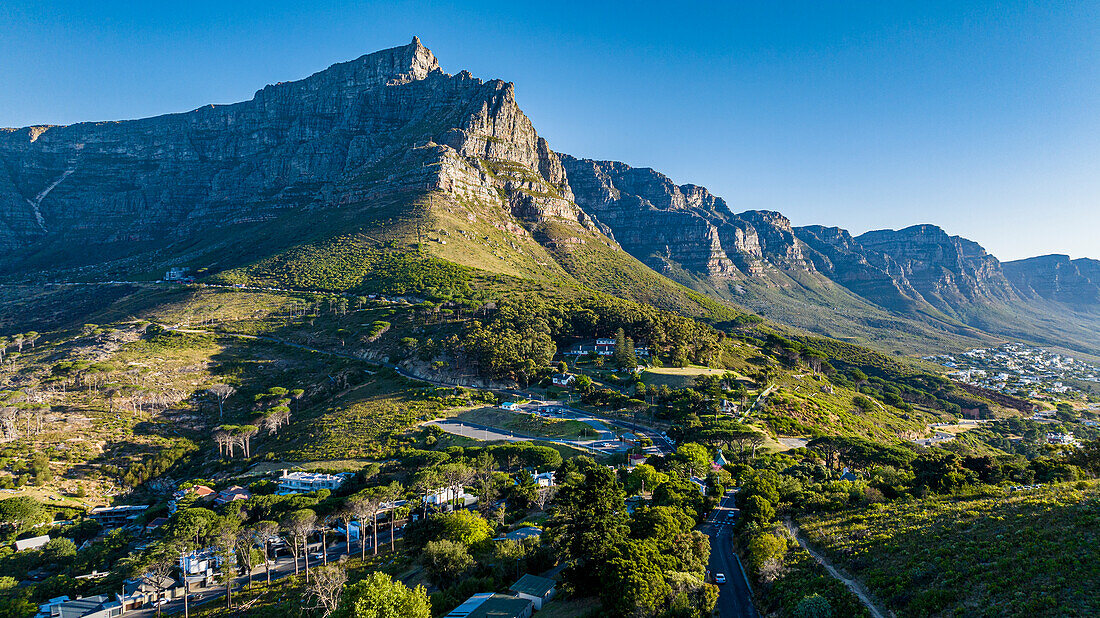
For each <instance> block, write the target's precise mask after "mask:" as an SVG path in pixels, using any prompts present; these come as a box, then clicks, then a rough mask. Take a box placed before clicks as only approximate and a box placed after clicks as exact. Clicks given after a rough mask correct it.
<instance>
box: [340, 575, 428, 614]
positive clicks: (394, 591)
mask: <svg viewBox="0 0 1100 618" xmlns="http://www.w3.org/2000/svg"><path fill="white" fill-rule="evenodd" d="M431 615H432V606H431V602H430V601H429V600H428V591H427V590H425V589H424V587H423V586H417V587H416V588H414V589H411V590H410V589H409V587H408V586H406V585H405V584H403V583H401V582H400V581H394V580H393V578H391V577H390V576H389V575H387V574H385V573H382V572H380V571H375V572H373V573H371V574H370V575H367V577H366V578H364V579H363V580H361V581H358V582H356V583H354V584H351V585H350V586H348V587H347V588H346V589H345V590H344V594H343V596H342V598H341V599H340V605H339V606H338V607H337V609H336V611H335V612H333V614H332V618H430V617H431Z"/></svg>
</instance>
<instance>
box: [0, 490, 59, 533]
mask: <svg viewBox="0 0 1100 618" xmlns="http://www.w3.org/2000/svg"><path fill="white" fill-rule="evenodd" d="M49 520H50V513H49V512H48V511H47V510H46V508H45V507H44V506H42V505H41V504H40V503H39V502H38V501H37V500H35V499H34V498H29V497H27V496H16V497H14V498H5V499H4V500H0V524H2V525H4V526H5V527H7V528H9V529H10V531H11V532H12V533H13V534H20V533H22V532H24V531H26V530H30V529H31V528H32V527H34V525H35V524H41V523H46V522H47V521H49Z"/></svg>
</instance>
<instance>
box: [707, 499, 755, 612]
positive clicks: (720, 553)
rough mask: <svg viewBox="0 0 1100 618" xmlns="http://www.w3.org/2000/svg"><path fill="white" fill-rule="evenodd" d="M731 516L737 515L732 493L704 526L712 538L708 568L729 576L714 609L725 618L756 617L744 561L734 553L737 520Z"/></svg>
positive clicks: (721, 587)
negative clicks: (734, 534) (742, 562)
mask: <svg viewBox="0 0 1100 618" xmlns="http://www.w3.org/2000/svg"><path fill="white" fill-rule="evenodd" d="M731 513H736V508H735V507H734V494H733V493H729V494H727V495H726V496H725V497H723V498H722V501H721V502H720V503H719V505H718V506H717V507H716V508H715V509H714V511H712V512H711V514H710V517H708V518H707V523H705V524H704V525H703V531H704V532H706V533H707V534H709V535H710V564H708V565H707V568H708V570H709V571H710V573H711V575H713V574H715V573H722V574H723V575H725V576H726V583H724V584H719V586H718V605H716V606H715V609H716V610H718V615H719V616H721V617H722V618H732V617H737V618H757V614H756V608H755V607H753V604H752V591H751V590H750V589H749V585H748V582H747V581H746V579H745V574H744V570H743V569H742V567H741V562H740V560H739V559H738V558H737V555H736V554H734V552H733V546H732V540H733V521H734V520H733V519H730V514H731Z"/></svg>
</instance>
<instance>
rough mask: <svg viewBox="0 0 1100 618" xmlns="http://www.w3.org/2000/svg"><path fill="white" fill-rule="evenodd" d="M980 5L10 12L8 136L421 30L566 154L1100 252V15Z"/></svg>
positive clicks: (266, 77) (769, 201)
mask: <svg viewBox="0 0 1100 618" xmlns="http://www.w3.org/2000/svg"><path fill="white" fill-rule="evenodd" d="M715 4H717V3H715ZM977 4H979V3H975V2H958V1H957V0H956V1H952V2H935V1H926V2H912V3H901V2H889V1H888V2H882V1H871V2H843V1H832V0H830V1H826V2H820V1H809V2H782V1H775V2H767V1H761V2H752V3H749V2H744V3H732V6H729V7H726V8H721V9H716V8H713V7H710V6H705V5H703V4H701V3H700V4H697V3H693V2H681V3H678V6H675V7H673V8H669V7H667V6H666V5H665V3H656V2H655V3H646V2H623V3H614V4H611V3H608V4H604V3H598V2H577V3H574V2H567V1H558V2H540V3H527V2H514V1H512V2H505V3H483V4H481V5H478V6H474V3H462V2H428V1H423V0H421V1H417V2H386V3H378V4H377V5H376V4H373V3H353V2H285V3H284V2H277V1H274V0H272V1H268V2H243V1H242V2H237V1H227V0H222V1H220V2H157V3H138V2H134V3H121V2H25V1H20V0H6V1H5V2H4V3H3V4H0V58H3V60H2V61H0V126H25V125H29V124H41V123H52V124H64V123H72V122H78V121H82V120H106V119H121V118H136V117H142V116H149V115H155V114H160V113H166V112H175V111H184V110H189V109H193V108H195V107H198V106H200V105H203V104H206V103H228V102H234V101H239V100H244V99H248V98H251V96H252V95H253V93H254V92H255V91H256V90H258V89H259V88H261V87H263V86H264V85H265V84H268V83H273V82H276V81H286V80H291V79H297V78H301V77H304V76H306V75H308V74H310V73H313V72H315V71H317V70H320V69H323V68H325V67H326V66H328V65H330V64H332V63H334V62H339V61H344V60H349V59H352V58H355V57H358V56H360V55H362V54H364V53H368V52H371V51H375V50H378V49H383V48H386V47H392V46H395V45H404V44H406V43H408V41H409V39H410V38H411V37H412V35H414V34H416V35H418V36H420V37H421V39H422V40H423V41H424V44H425V45H427V46H428V47H429V48H431V49H432V50H433V51H434V52H435V54H436V56H437V57H438V58H439V61H440V64H441V65H442V67H443V69H444V70H445V71H447V72H449V73H457V72H458V71H460V70H462V69H468V70H470V71H471V72H472V73H473V74H474V75H476V76H478V77H482V78H486V79H489V78H501V79H505V80H509V81H513V82H515V83H516V92H517V97H518V98H519V102H520V105H521V106H522V107H523V109H524V110H525V111H526V112H527V113H528V115H529V116H530V117H531V118H532V120H533V121H534V122H535V126H536V128H537V129H538V130H539V132H540V133H541V134H542V135H543V136H545V137H546V138H547V139H548V140H549V141H550V143H551V146H552V147H553V148H555V149H557V150H560V151H563V152H569V153H571V154H575V155H578V156H585V157H597V158H607V159H618V160H622V161H625V162H627V163H630V164H632V165H637V166H648V167H653V168H655V169H658V170H661V171H662V172H665V173H666V174H668V175H669V176H671V177H672V178H673V179H674V180H676V181H677V182H680V183H688V182H692V183H696V184H700V185H705V186H707V187H708V188H710V189H711V190H712V191H713V192H715V193H717V194H718V195H721V196H722V197H724V198H726V199H727V201H728V202H729V203H730V205H731V207H732V208H733V209H734V210H735V211H739V210H745V209H750V208H759V209H771V210H778V211H780V212H783V213H784V214H786V215H787V216H788V217H790V218H791V219H792V221H793V222H794V223H795V224H796V225H805V224H812V223H820V224H826V225H839V226H841V227H845V228H848V229H850V230H852V231H853V232H854V233H859V232H863V231H866V230H868V229H878V228H884V227H893V228H898V227H904V226H907V225H911V224H915V223H926V222H927V223H936V224H938V225H941V226H942V227H944V228H945V229H947V230H948V231H949V232H951V233H954V234H961V235H963V236H967V237H969V238H972V239H974V240H976V241H978V242H980V243H982V244H983V245H984V246H986V248H988V249H989V250H990V251H991V252H993V253H994V254H995V255H997V256H999V257H1001V258H1002V259H1013V258H1020V257H1026V256H1030V255H1037V254H1043V253H1055V252H1058V253H1069V254H1071V255H1073V256H1075V257H1079V256H1091V257H1095V258H1100V240H1097V237H1098V236H1100V173H1098V171H1100V170H1098V169H1097V167H1098V166H1097V162H1098V161H1100V113H1098V111H1100V3H1097V2H1074V1H1062V2H1004V3H998V4H993V3H989V4H988V5H985V6H965V5H977ZM528 5H531V6H528Z"/></svg>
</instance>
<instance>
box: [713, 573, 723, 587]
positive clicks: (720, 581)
mask: <svg viewBox="0 0 1100 618" xmlns="http://www.w3.org/2000/svg"><path fill="white" fill-rule="evenodd" d="M714 583H716V584H724V583H726V574H725V573H715V574H714Z"/></svg>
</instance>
